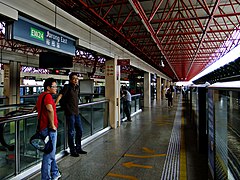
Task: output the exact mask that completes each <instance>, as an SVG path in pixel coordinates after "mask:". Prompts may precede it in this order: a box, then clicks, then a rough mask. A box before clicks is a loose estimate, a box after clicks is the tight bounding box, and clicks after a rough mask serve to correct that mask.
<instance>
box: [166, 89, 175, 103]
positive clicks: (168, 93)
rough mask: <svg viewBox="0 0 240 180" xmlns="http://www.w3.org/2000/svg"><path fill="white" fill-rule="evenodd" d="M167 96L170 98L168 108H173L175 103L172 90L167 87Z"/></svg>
mask: <svg viewBox="0 0 240 180" xmlns="http://www.w3.org/2000/svg"><path fill="white" fill-rule="evenodd" d="M166 98H167V99H168V108H171V107H172V105H173V102H172V101H173V97H172V91H171V88H168V89H167V93H166Z"/></svg>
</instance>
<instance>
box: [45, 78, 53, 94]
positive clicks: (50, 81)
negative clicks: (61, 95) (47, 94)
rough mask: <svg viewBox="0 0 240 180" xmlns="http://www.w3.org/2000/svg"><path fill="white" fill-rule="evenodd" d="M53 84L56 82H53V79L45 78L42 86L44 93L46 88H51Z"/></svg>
mask: <svg viewBox="0 0 240 180" xmlns="http://www.w3.org/2000/svg"><path fill="white" fill-rule="evenodd" d="M53 82H56V80H55V79H54V78H47V79H46V80H45V82H44V84H43V86H44V91H46V90H47V87H48V86H49V87H51V86H52V83H53Z"/></svg>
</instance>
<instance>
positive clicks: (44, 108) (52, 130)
mask: <svg viewBox="0 0 240 180" xmlns="http://www.w3.org/2000/svg"><path fill="white" fill-rule="evenodd" d="M56 93H57V85H56V80H55V79H53V78H48V79H46V80H45V82H44V92H42V93H41V94H40V95H39V97H38V100H37V104H36V106H35V107H34V108H33V111H34V110H37V112H38V117H40V116H41V119H39V120H40V121H41V122H39V123H38V124H39V125H40V127H39V130H40V132H41V134H43V135H47V134H49V136H50V137H51V139H52V144H53V150H52V152H51V153H49V154H45V153H44V154H43V159H42V167H41V177H42V180H47V179H54V180H56V179H59V178H60V177H61V174H60V172H59V170H58V166H57V163H56V159H55V153H56V145H57V128H58V118H57V113H56V105H55V102H54V100H53V98H52V94H56ZM42 103H43V104H42Z"/></svg>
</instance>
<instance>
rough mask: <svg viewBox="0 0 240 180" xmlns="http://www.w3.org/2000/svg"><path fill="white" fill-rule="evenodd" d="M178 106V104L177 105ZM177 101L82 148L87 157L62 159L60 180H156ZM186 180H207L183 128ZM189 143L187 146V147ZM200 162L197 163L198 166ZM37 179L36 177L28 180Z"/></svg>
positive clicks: (155, 108) (191, 138)
mask: <svg viewBox="0 0 240 180" xmlns="http://www.w3.org/2000/svg"><path fill="white" fill-rule="evenodd" d="M179 102H180V103H181V101H179ZM179 102H178V99H177V98H175V99H174V106H173V107H172V108H168V107H167V102H166V100H165V99H164V100H162V102H161V103H156V102H153V104H152V107H151V108H145V109H143V112H141V113H139V114H137V115H136V116H134V117H133V118H132V122H124V123H123V124H122V126H121V127H119V128H117V129H111V130H110V131H108V132H107V133H106V134H104V135H103V136H101V137H99V138H98V139H97V140H95V141H94V142H92V143H90V144H88V145H87V146H85V147H84V150H86V151H88V154H87V155H80V157H77V158H74V157H71V156H66V157H65V158H63V159H62V160H61V161H59V162H58V165H59V169H60V170H61V172H62V175H63V176H62V179H69V180H77V179H79V180H103V179H104V180H119V179H130V180H159V179H161V174H162V171H163V166H164V162H165V158H166V153H167V149H168V144H169V139H170V136H171V133H172V127H173V123H174V120H175V115H176V110H177V105H178V104H177V103H179ZM185 130H186V132H185V136H186V137H187V139H186V141H185V142H187V144H186V152H187V176H188V179H190V180H192V179H194V180H195V179H199V174H201V175H202V176H200V177H201V178H200V179H202V180H203V179H205V178H206V179H207V170H206V167H207V164H206V163H207V161H206V157H205V155H201V154H199V153H197V151H196V148H194V146H195V142H194V136H192V135H191V134H189V133H193V132H192V130H191V126H185ZM188 143H190V145H188ZM199 162H200V163H199ZM31 179H33V180H36V179H40V175H39V174H38V175H36V176H35V177H33V178H31Z"/></svg>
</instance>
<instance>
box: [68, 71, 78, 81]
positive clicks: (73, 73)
mask: <svg viewBox="0 0 240 180" xmlns="http://www.w3.org/2000/svg"><path fill="white" fill-rule="evenodd" d="M73 76H78V73H76V72H71V74H69V79H70V80H71V79H72V77H73Z"/></svg>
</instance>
